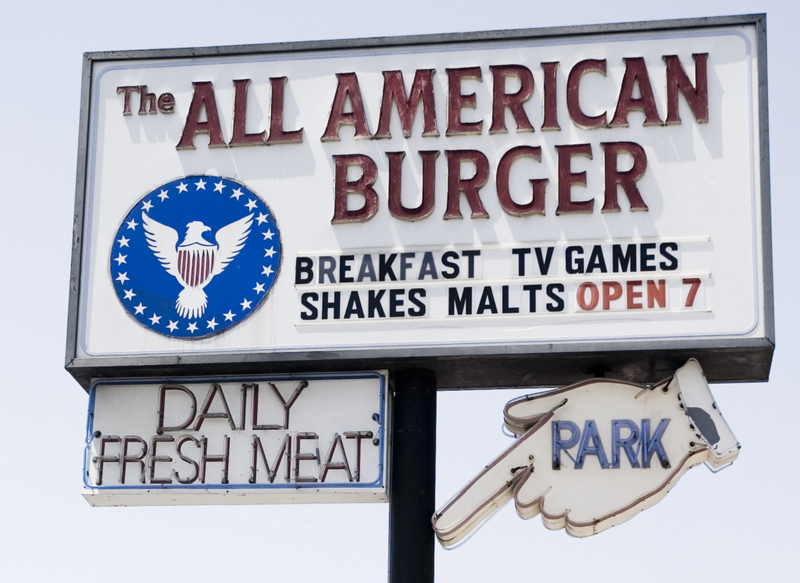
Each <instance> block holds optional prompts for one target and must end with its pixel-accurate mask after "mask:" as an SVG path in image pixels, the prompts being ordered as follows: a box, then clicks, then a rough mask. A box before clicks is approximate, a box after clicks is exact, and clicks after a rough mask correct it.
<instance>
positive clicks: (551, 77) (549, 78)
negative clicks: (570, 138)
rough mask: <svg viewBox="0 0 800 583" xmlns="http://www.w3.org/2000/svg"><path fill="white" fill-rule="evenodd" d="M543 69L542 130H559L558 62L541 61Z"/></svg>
mask: <svg viewBox="0 0 800 583" xmlns="http://www.w3.org/2000/svg"><path fill="white" fill-rule="evenodd" d="M542 70H543V71H544V89H543V90H542V101H544V121H543V122H542V130H560V129H561V127H560V126H559V125H558V94H557V89H558V85H557V83H556V81H557V79H558V77H557V74H558V62H555V63H542Z"/></svg>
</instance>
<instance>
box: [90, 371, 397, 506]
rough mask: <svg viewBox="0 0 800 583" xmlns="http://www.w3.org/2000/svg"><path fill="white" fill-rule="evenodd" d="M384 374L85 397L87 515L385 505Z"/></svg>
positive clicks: (236, 381) (160, 384) (135, 387)
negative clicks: (127, 509)
mask: <svg viewBox="0 0 800 583" xmlns="http://www.w3.org/2000/svg"><path fill="white" fill-rule="evenodd" d="M386 419H387V393H386V375H385V373H377V372H364V373H340V374H327V375H293V376H278V375H271V376H260V377H228V378H204V379H191V378H186V379H180V378H178V379H170V380H164V381H143V380H119V381H102V382H97V383H95V384H94V385H92V390H91V398H90V403H89V421H88V426H87V445H86V456H85V466H84V486H85V490H84V496H85V497H86V499H87V500H88V501H89V503H91V504H92V505H94V506H134V505H163V504H169V505H176V504H257V503H291V502H356V501H358V502H370V501H374V502H385V501H386V499H387V498H386V484H387V475H386V467H387V464H386V460H387V459H388V458H387V456H388V452H389V450H388V445H387V435H388V432H387V422H386Z"/></svg>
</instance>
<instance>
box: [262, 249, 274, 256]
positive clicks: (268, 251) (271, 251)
mask: <svg viewBox="0 0 800 583" xmlns="http://www.w3.org/2000/svg"><path fill="white" fill-rule="evenodd" d="M273 255H275V247H270V248H269V249H264V257H272V256H273Z"/></svg>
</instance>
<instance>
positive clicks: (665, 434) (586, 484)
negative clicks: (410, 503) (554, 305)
mask: <svg viewBox="0 0 800 583" xmlns="http://www.w3.org/2000/svg"><path fill="white" fill-rule="evenodd" d="M504 416H505V425H506V428H507V429H508V430H509V431H511V432H512V433H514V434H515V435H516V436H517V439H516V440H515V441H514V443H513V444H512V445H511V446H509V447H508V449H506V450H505V451H504V452H503V453H501V454H500V455H499V456H498V457H497V458H496V459H495V460H494V461H492V462H491V463H490V464H488V465H487V466H486V467H485V468H484V469H483V470H481V472H480V473H479V474H478V475H477V476H475V478H473V479H472V480H471V481H470V483H469V484H467V485H466V486H465V487H464V488H463V489H462V490H461V491H460V492H458V493H457V494H456V495H455V496H454V497H453V498H452V499H451V500H450V502H448V503H447V504H446V505H445V506H444V508H442V509H441V510H439V511H438V512H437V513H436V514H435V515H434V516H433V528H434V530H435V531H436V536H437V537H438V538H439V541H440V542H441V543H442V545H444V546H446V547H449V546H453V545H456V544H458V543H459V542H462V541H463V540H465V538H466V537H468V536H469V535H470V533H472V532H473V531H474V530H475V529H476V528H477V527H479V526H480V525H481V524H482V523H483V522H484V521H485V520H487V519H488V518H489V517H490V516H491V515H492V514H493V513H494V512H496V511H497V510H499V509H500V508H501V507H502V506H503V505H504V504H505V503H506V502H508V501H509V500H511V499H512V498H513V500H514V504H515V506H516V509H517V514H519V515H520V516H521V517H522V518H532V517H534V516H536V515H537V514H541V515H542V522H544V525H545V526H546V527H547V528H549V529H552V530H557V529H560V528H566V530H567V532H568V533H569V534H571V535H573V536H581V537H582V536H591V535H593V534H597V533H599V532H602V531H603V530H606V529H607V528H611V527H612V526H615V525H617V524H620V523H622V522H624V521H626V520H629V519H631V518H633V517H634V516H635V515H637V514H638V513H639V512H641V511H642V510H645V509H647V508H649V507H651V506H653V505H654V504H655V503H656V502H658V501H660V500H662V499H663V498H664V497H665V496H666V495H667V493H668V492H669V490H670V489H671V488H672V487H673V486H674V485H675V484H676V483H677V481H678V480H679V479H680V478H681V477H682V476H683V474H684V473H686V471H687V470H689V468H691V467H692V466H694V465H696V464H699V463H702V462H706V464H707V465H708V466H709V468H711V469H712V471H716V470H718V469H720V468H723V467H725V466H727V465H729V464H731V463H732V462H733V461H734V460H735V459H736V457H737V456H738V455H739V443H738V442H737V441H736V438H735V437H734V436H733V433H731V430H730V428H729V427H728V425H727V423H726V422H725V420H724V419H723V417H722V414H721V413H720V411H719V408H718V407H717V404H716V402H715V401H714V398H713V396H712V395H711V391H710V390H709V388H708V383H707V382H706V379H705V377H704V376H703V371H702V369H701V368H700V365H699V364H698V362H697V361H696V360H690V361H689V362H687V363H686V364H685V365H684V366H683V367H682V368H680V369H679V370H678V371H677V372H676V373H675V376H674V377H672V378H671V379H667V380H666V381H663V382H661V383H657V384H655V385H652V386H649V387H648V386H643V385H634V384H631V383H625V382H620V381H610V380H594V381H586V382H582V383H578V384H575V385H572V386H569V387H564V388H561V389H556V390H552V391H546V392H543V393H540V394H536V395H528V396H525V397H520V398H518V399H514V400H512V401H510V402H509V403H508V404H507V405H506V407H505V411H504Z"/></svg>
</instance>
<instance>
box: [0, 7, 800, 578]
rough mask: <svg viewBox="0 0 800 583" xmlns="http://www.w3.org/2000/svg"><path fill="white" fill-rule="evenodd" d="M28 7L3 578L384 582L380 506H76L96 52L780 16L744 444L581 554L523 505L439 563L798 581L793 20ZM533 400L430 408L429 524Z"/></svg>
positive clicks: (15, 49)
mask: <svg viewBox="0 0 800 583" xmlns="http://www.w3.org/2000/svg"><path fill="white" fill-rule="evenodd" d="M277 4H278V3H276V5H272V4H271V3H268V2H247V1H235V0H231V1H229V2H225V3H221V2H210V1H206V0H202V1H195V2H191V1H182V0H173V1H172V2H169V3H161V4H156V3H150V4H147V3H144V4H143V3H131V2H114V1H105V2H90V1H81V0H76V1H73V2H37V1H30V2H24V3H23V2H17V3H13V4H12V5H10V6H6V7H4V22H5V23H6V27H5V31H4V33H3V35H2V36H1V37H0V74H1V75H2V85H3V90H2V91H0V129H1V131H2V133H3V137H4V139H2V140H0V164H2V171H3V172H2V176H3V183H4V184H5V187H3V195H2V203H3V211H2V212H0V232H2V233H3V241H4V244H5V245H6V248H7V250H8V253H7V254H6V259H5V260H4V264H5V266H6V267H5V270H6V271H5V273H6V276H5V277H4V284H3V285H2V286H0V306H2V307H3V330H4V331H5V333H6V336H5V341H3V343H2V348H3V352H2V355H3V356H2V363H3V369H4V373H5V374H4V382H3V385H4V390H3V394H2V405H0V415H2V418H3V422H2V424H0V435H2V443H3V449H4V453H3V463H2V464H0V493H1V496H0V516H2V520H1V522H0V523H1V524H2V525H3V535H2V544H0V565H2V569H3V572H4V574H5V577H4V578H6V579H7V580H9V581H36V582H38V581H59V582H67V581H80V580H86V579H87V578H90V579H97V578H103V579H104V580H107V581H115V582H128V581H131V582H132V581H141V580H142V579H143V578H148V579H150V578H152V579H158V580H164V581H168V580H179V579H180V580H195V581H214V580H222V579H225V580H230V579H233V578H236V579H241V580H251V581H260V580H264V581H266V580H293V581H317V580H324V581H328V582H336V583H338V582H345V581H347V582H357V583H361V582H363V583H375V582H378V581H383V580H385V579H386V568H387V567H386V565H387V525H388V505H380V504H370V505H349V504H343V505H309V506H247V507H227V506H219V507H203V508H196V507H160V508H92V507H90V506H89V504H88V503H87V502H86V501H85V500H84V499H83V497H82V496H81V486H82V484H81V471H82V456H83V445H84V444H83V440H84V431H85V421H86V409H87V404H88V403H87V401H88V399H87V395H86V393H85V392H84V391H83V390H82V389H81V388H80V386H79V385H78V384H77V383H76V382H75V381H74V380H73V379H72V377H71V376H70V375H69V374H68V373H66V372H65V371H64V347H65V336H66V322H67V299H68V287H69V268H70V265H69V263H70V249H71V241H72V214H73V206H74V191H75V168H76V156H77V144H78V114H79V105H80V98H81V93H80V91H81V67H82V54H83V53H84V52H88V51H112V50H129V49H150V48H170V47H187V46H216V45H234V44H251V43H272V42H288V41H305V40H322V39H347V38H361V37H380V36H396V35H413V34H433V33H448V32H473V31H482V30H502V29H512V28H529V27H530V28H533V27H548V26H569V25H582V24H602V23H613V22H629V21H644V20H660V19H672V18H691V17H703V16H717V15H734V14H750V13H759V12H766V13H767V22H768V35H767V38H768V72H769V116H770V128H769V129H770V167H771V184H772V186H771V195H772V220H773V223H772V227H773V252H774V289H775V296H774V297H775V322H776V338H777V348H776V351H775V355H774V360H773V363H772V370H771V375H770V381H769V382H768V383H752V384H738V385H716V386H714V387H713V390H714V394H715V396H716V399H717V402H718V403H719V404H720V407H721V409H722V411H723V412H724V414H725V417H726V419H727V421H728V423H729V425H730V426H731V428H732V429H733V431H734V433H735V434H736V436H737V437H738V439H739V441H740V443H741V444H742V446H743V448H742V451H741V454H740V456H739V459H738V461H737V462H736V463H735V464H734V465H733V466H732V467H730V468H728V469H726V470H725V471H723V472H721V473H719V474H715V475H712V474H711V473H710V472H709V471H708V470H706V469H705V468H703V467H698V468H695V469H693V470H691V471H690V472H689V473H688V474H687V475H686V476H685V477H684V478H683V479H682V480H681V481H680V483H678V485H677V486H676V487H675V488H674V490H673V491H672V492H671V493H670V494H669V495H668V496H667V497H666V499H665V500H664V501H662V502H661V503H659V504H658V505H656V506H655V507H654V508H652V509H650V510H648V511H647V512H645V513H643V514H641V515H640V516H637V517H636V518H635V519H634V520H632V521H630V522H627V523H625V524H623V525H621V526H619V527H616V528H614V529H612V530H610V531H608V532H606V533H603V534H601V535H599V536H596V537H591V538H589V539H574V538H570V537H568V536H566V534H565V533H564V532H563V531H554V532H553V531H548V530H547V529H545V528H544V527H543V525H542V524H541V521H540V519H539V518H538V517H535V518H533V519H532V520H529V521H523V520H521V519H520V518H518V517H517V516H516V514H515V512H514V510H513V508H511V507H506V508H504V509H503V510H502V511H501V512H499V513H498V514H497V515H496V516H495V517H494V518H493V519H492V520H490V521H489V522H488V523H487V524H486V525H485V526H484V527H483V528H482V529H481V530H480V531H479V532H478V533H477V534H476V535H475V536H474V537H473V539H471V540H470V541H469V542H468V543H467V545H465V546H463V547H461V548H458V549H455V550H452V551H444V550H442V549H440V548H437V552H436V581H437V582H441V583H453V582H456V581H458V582H473V581H474V582H478V581H488V580H492V581H495V580H502V579H504V578H512V577H514V578H521V579H523V580H525V579H528V578H531V579H533V578H536V579H538V580H544V579H548V578H553V577H558V578H559V579H560V580H562V581H583V580H587V579H589V578H590V579H591V580H594V581H612V580H614V581H616V580H624V579H628V578H634V577H635V578H636V579H638V580H646V581H674V580H679V579H680V580H682V581H688V582H691V581H708V580H714V581H751V580H756V579H758V580H775V581H784V580H790V579H792V575H793V573H794V572H795V571H796V570H797V568H798V566H800V565H799V564H798V563H800V561H799V560H798V558H797V557H798V555H797V550H796V549H797V542H798V538H797V530H796V527H795V524H796V523H797V522H798V520H800V505H798V502H797V496H796V489H797V484H798V482H799V481H800V471H799V470H798V462H797V460H796V459H795V457H794V452H793V450H792V449H791V448H792V447H793V445H792V444H793V443H795V441H796V419H797V417H796V415H797V414H796V412H797V410H798V409H799V408H800V397H798V391H797V386H796V385H797V383H796V382H795V381H794V379H795V375H794V373H792V369H791V366H792V364H791V363H792V362H794V358H795V355H796V354H798V350H800V334H799V333H798V330H800V321H798V319H800V311H799V310H797V308H796V307H795V308H792V306H793V305H796V304H795V302H796V299H795V298H794V294H795V292H796V289H797V288H798V284H800V281H798V276H797V274H796V273H795V269H796V268H797V263H796V261H797V258H796V257H795V255H794V251H793V250H797V249H798V244H797V243H798V235H797V232H798V231H797V228H796V225H795V221H796V220H797V216H798V214H800V200H799V199H798V197H796V196H795V189H796V179H792V172H794V171H793V170H792V168H796V165H797V162H796V155H797V142H796V140H795V139H794V138H792V135H793V132H794V131H796V123H795V122H792V121H791V120H792V119H795V117H794V116H795V114H794V113H793V112H795V110H796V107H797V106H796V96H797V94H798V89H800V87H798V84H799V83H800V81H798V79H800V76H798V74H797V57H796V55H797V54H798V51H800V39H799V38H798V35H797V32H796V23H797V22H798V18H800V6H798V5H797V4H794V3H792V2H786V1H782V2H779V1H774V2H768V1H764V2H751V1H737V0H726V1H725V2H721V1H709V2H689V1H685V0H674V1H672V2H665V3H663V4H660V3H643V2H634V1H627V0H625V1H623V0H616V1H614V2H610V3H609V2H606V3H600V2H589V1H575V2H571V1H566V2H559V3H544V2H533V1H530V0H528V1H505V0H495V1H493V2H491V3H484V2H476V1H471V0H470V1H467V0H464V1H460V2H439V3H432V2H423V1H418V0H406V1H404V2H402V3H401V4H399V5H393V4H390V3H387V4H386V5H383V4H380V3H378V2H361V1H347V0H342V1H340V2H302V1H297V2H289V3H284V2H281V3H280V5H277ZM523 392H524V391H520V390H502V391H500V390H498V391H454V392H447V393H440V395H439V399H438V412H439V413H438V414H439V419H438V433H437V438H438V453H437V495H436V496H437V506H440V505H441V504H443V503H444V502H445V501H446V500H447V499H448V498H449V497H450V496H451V495H452V494H453V493H454V492H455V491H456V490H457V489H458V488H459V487H461V486H462V485H463V484H464V483H466V481H467V480H468V479H469V478H470V477H472V476H473V475H474V474H475V473H476V472H477V471H478V470H479V469H480V468H482V467H483V465H484V464H486V463H488V461H489V460H491V459H492V458H493V457H494V456H495V455H497V453H498V452H500V451H501V450H502V449H503V448H505V447H506V446H507V445H508V443H509V442H508V438H507V437H505V436H503V434H502V432H501V421H502V408H503V405H504V404H505V402H506V401H508V400H509V399H511V398H512V397H514V396H516V395H519V394H522V393H523Z"/></svg>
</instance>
